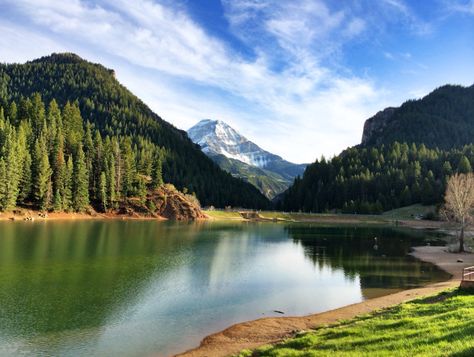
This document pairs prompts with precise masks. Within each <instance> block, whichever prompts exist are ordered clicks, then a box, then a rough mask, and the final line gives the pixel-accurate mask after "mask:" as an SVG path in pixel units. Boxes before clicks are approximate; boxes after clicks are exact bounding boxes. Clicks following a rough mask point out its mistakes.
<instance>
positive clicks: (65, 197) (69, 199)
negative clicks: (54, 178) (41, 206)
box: [61, 156, 74, 212]
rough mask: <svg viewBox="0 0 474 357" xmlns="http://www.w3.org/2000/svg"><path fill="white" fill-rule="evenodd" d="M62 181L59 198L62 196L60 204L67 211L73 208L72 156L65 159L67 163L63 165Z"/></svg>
mask: <svg viewBox="0 0 474 357" xmlns="http://www.w3.org/2000/svg"><path fill="white" fill-rule="evenodd" d="M63 170H64V173H63V177H64V181H63V186H62V188H61V189H62V191H61V198H62V206H63V210H65V211H66V212H69V211H70V210H71V209H72V208H73V195H72V190H73V176H74V163H73V159H72V156H69V157H68V159H67V163H66V165H65V166H64V169H63Z"/></svg>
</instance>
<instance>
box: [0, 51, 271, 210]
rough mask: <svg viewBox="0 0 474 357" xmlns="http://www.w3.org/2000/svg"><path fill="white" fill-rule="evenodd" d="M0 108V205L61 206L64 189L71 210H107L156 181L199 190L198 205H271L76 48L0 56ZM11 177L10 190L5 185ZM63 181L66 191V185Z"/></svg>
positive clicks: (7, 206)
mask: <svg viewBox="0 0 474 357" xmlns="http://www.w3.org/2000/svg"><path fill="white" fill-rule="evenodd" d="M0 107H1V110H0V112H1V115H0V149H1V151H0V200H3V201H4V202H3V203H2V204H0V208H2V209H7V208H12V207H13V206H15V204H25V203H31V204H33V205H35V206H37V207H41V208H43V209H45V208H47V209H53V208H54V206H55V203H57V207H56V208H57V209H59V208H64V207H62V206H61V205H62V201H63V200H64V197H66V196H67V197H66V200H69V201H70V202H69V203H68V204H69V205H70V207H68V209H71V210H76V211H82V210H84V209H85V207H86V206H87V205H88V204H89V203H91V204H92V205H93V206H94V207H96V208H99V209H104V208H105V207H106V206H109V207H110V205H112V206H113V205H117V203H118V202H120V200H123V199H125V198H130V197H138V198H140V197H142V198H143V197H144V196H145V195H146V191H147V190H149V189H151V188H153V186H156V185H158V184H159V183H161V182H162V181H164V182H166V183H172V184H174V185H175V186H176V187H177V188H178V189H180V190H184V191H186V192H189V193H190V194H192V193H193V194H195V195H196V196H197V198H198V199H199V200H200V202H201V204H202V205H214V206H217V207H223V206H226V205H231V206H243V207H252V208H266V207H267V206H268V205H269V202H268V200H267V199H266V198H265V197H264V196H263V195H262V194H261V193H260V192H259V191H258V190H257V189H256V188H255V187H253V186H252V185H250V184H248V183H246V182H243V181H242V180H240V179H237V178H234V177H232V175H230V174H229V173H226V172H224V171H223V170H221V169H220V168H219V167H218V165H216V164H215V163H214V162H213V161H212V160H210V159H209V158H208V157H207V156H206V155H204V154H203V153H202V152H201V150H200V149H199V147H198V146H197V145H195V144H193V143H192V142H191V140H189V138H188V137H187V135H186V133H185V132H184V131H181V130H178V129H176V128H175V127H174V126H172V125H171V124H169V123H167V122H166V121H164V120H162V119H161V118H160V117H159V116H158V115H156V114H155V113H153V112H152V111H151V110H150V109H149V108H148V107H147V106H146V105H145V104H144V103H143V102H142V101H140V100H139V99H138V98H137V97H136V96H134V95H133V94H132V93H130V91H128V90H127V89H126V88H125V87H124V86H122V85H121V84H120V83H119V82H118V81H117V80H116V79H115V76H114V72H113V71H112V70H110V69H107V68H105V67H103V66H102V65H99V64H93V63H90V62H87V61H85V60H83V59H81V58H80V57H78V56H77V55H74V54H53V55H51V56H48V57H43V58H40V59H38V60H34V61H31V62H27V63H25V64H0ZM2 175H3V179H2ZM67 175H72V179H71V178H68V177H67ZM10 177H14V178H15V179H14V180H12V181H14V184H13V186H14V187H12V188H13V190H12V188H11V187H3V186H4V185H5V184H6V185H7V186H8V185H11V183H10V182H7V181H8V179H7V178H10ZM65 177H66V179H65ZM65 181H68V182H70V187H69V188H70V189H71V190H72V192H71V193H69V192H64V190H66V191H67V190H68V189H69V188H65ZM66 186H67V185H66ZM112 187H113V189H112ZM2 190H3V191H2ZM8 191H11V192H12V195H11V197H9V198H8V199H4V196H5V192H8ZM2 192H3V193H4V194H3V195H2ZM71 195H72V197H71ZM56 196H57V197H56ZM56 200H57V202H56ZM77 200H82V202H81V203H78V202H76V203H74V202H75V201H77ZM6 201H8V202H6Z"/></svg>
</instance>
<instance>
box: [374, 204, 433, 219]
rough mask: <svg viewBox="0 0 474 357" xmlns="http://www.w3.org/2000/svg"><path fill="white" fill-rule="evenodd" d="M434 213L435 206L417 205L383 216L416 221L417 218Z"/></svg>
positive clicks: (386, 213)
mask: <svg viewBox="0 0 474 357" xmlns="http://www.w3.org/2000/svg"><path fill="white" fill-rule="evenodd" d="M434 211H435V206H423V205H421V204H416V205H411V206H405V207H401V208H397V209H393V210H391V211H387V212H384V213H383V215H382V216H383V217H385V218H389V219H414V218H415V217H416V216H424V215H426V214H427V213H429V212H434Z"/></svg>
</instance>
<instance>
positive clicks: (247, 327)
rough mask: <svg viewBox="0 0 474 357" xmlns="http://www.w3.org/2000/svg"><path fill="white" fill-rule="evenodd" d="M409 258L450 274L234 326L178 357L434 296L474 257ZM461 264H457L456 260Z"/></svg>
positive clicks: (223, 351) (440, 252) (222, 350)
mask: <svg viewBox="0 0 474 357" xmlns="http://www.w3.org/2000/svg"><path fill="white" fill-rule="evenodd" d="M412 255H413V256H414V257H416V258H418V259H420V260H423V261H426V262H429V263H433V264H435V265H437V266H438V267H440V268H441V269H443V270H445V271H446V272H448V273H449V274H451V276H452V277H451V279H450V280H448V281H445V282H440V283H435V284H430V285H427V286H425V287H422V288H417V289H410V290H404V291H400V292H397V293H395V294H391V295H386V296H382V297H378V298H374V299H369V300H366V301H363V302H360V303H357V304H352V305H348V306H344V307H342V308H339V309H335V310H331V311H327V312H323V313H318V314H314V315H308V316H302V317H270V318H262V319H258V320H253V321H248V322H243V323H239V324H235V325H233V326H231V327H229V328H227V329H225V330H223V331H220V332H217V333H215V334H212V335H210V336H207V337H206V338H204V339H203V340H202V342H201V344H200V346H199V347H197V348H195V349H192V350H189V351H186V352H184V353H182V354H179V355H178V356H186V357H211V356H212V357H218V356H229V355H232V354H235V353H238V352H239V351H241V350H243V349H253V348H256V347H258V346H262V345H265V344H270V343H276V342H278V341H281V340H283V339H286V338H289V337H292V336H294V335H295V333H297V332H299V331H303V330H309V329H314V328H317V327H320V326H324V325H328V324H332V323H336V322H337V321H338V320H341V319H350V318H353V317H355V316H357V315H363V314H367V313H370V312H373V311H376V310H379V309H384V308H387V307H390V306H393V305H396V304H400V303H402V302H405V301H409V300H413V299H416V298H419V297H422V296H427V295H432V294H436V293H438V292H440V291H442V290H445V289H447V288H453V287H456V286H458V285H459V282H460V279H461V274H462V268H463V267H466V266H471V265H474V254H469V253H461V254H460V253H449V252H447V251H446V248H445V247H432V246H424V247H415V248H413V252H412ZM459 259H460V260H462V261H463V262H458V260H459Z"/></svg>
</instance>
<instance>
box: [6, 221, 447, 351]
mask: <svg viewBox="0 0 474 357" xmlns="http://www.w3.org/2000/svg"><path fill="white" fill-rule="evenodd" d="M375 237H377V240H375V239H374V238H375ZM437 240H438V238H437V237H435V236H429V235H427V234H426V233H423V232H415V231H410V230H403V229H396V228H394V227H361V226H343V227H331V226H320V225H311V224H290V225H285V224H273V223H241V222H236V223H213V222H206V223H188V224H187V223H184V224H183V223H181V224H179V223H170V222H155V221H120V220H117V221H112V220H110V221H106V220H105V221H76V222H74V221H70V222H66V221H65V222H59V221H56V222H53V221H51V222H35V223H30V222H1V223H0V355H2V356H3V355H8V356H11V355H27V356H149V355H158V356H167V355H170V354H173V353H177V352H182V351H184V350H186V349H188V348H191V347H194V346H197V345H198V344H199V342H200V340H201V339H202V338H203V337H205V336H206V335H208V334H210V333H212V332H215V331H218V330H221V329H223V328H225V327H227V326H229V325H231V324H234V323H237V322H241V321H246V320H251V319H256V318H260V317H265V316H281V314H278V313H277V312H275V310H278V311H282V312H284V313H285V315H286V316H287V315H304V314H309V313H315V312H320V311H325V310H329V309H333V308H337V307H340V306H344V305H348V304H351V303H356V302H360V301H363V300H365V299H368V298H371V297H375V296H381V295H384V294H389V293H392V292H395V291H398V290H401V289H406V288H414V287H418V286H421V285H424V284H428V283H430V282H434V281H440V280H445V279H447V278H448V277H449V276H448V275H447V274H446V273H444V272H442V271H440V270H439V269H437V268H436V267H435V266H433V265H430V264H427V263H423V262H420V261H417V260H415V259H413V258H411V257H409V256H407V253H408V252H409V250H410V247H411V246H413V245H423V244H426V243H427V242H428V241H429V242H431V244H435V243H436V241H437Z"/></svg>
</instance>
